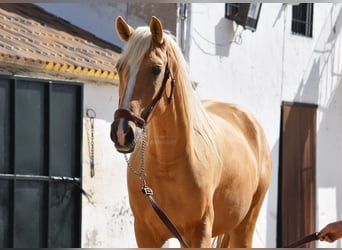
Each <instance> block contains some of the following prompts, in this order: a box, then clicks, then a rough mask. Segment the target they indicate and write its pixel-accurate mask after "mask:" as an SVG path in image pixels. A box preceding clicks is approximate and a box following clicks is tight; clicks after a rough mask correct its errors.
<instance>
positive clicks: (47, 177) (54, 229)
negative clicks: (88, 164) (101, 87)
mask: <svg viewBox="0 0 342 250" xmlns="http://www.w3.org/2000/svg"><path fill="white" fill-rule="evenodd" d="M82 96H83V86H82V85H81V84H77V83H62V82H50V81H42V80H35V79H24V78H16V77H14V78H13V77H8V76H0V247H2V248H8V247H25V248H26V247H29V248H32V247H34V248H38V247H66V248H68V247H80V242H81V189H80V185H81V183H80V180H81V143H82V106H83V103H82V102H83V99H82Z"/></svg>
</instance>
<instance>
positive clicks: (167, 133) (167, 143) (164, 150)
mask: <svg viewBox="0 0 342 250" xmlns="http://www.w3.org/2000/svg"><path fill="white" fill-rule="evenodd" d="M177 98H179V96H178V95H177V93H175V96H174V99H173V100H172V102H171V103H170V104H169V105H168V107H167V110H166V111H165V112H164V113H163V114H160V115H158V116H156V117H153V118H152V119H151V124H150V125H149V127H148V144H147V147H148V152H149V153H150V154H151V155H152V156H153V157H155V158H156V159H157V160H158V161H161V162H174V161H175V160H177V159H178V158H180V157H182V156H184V152H185V150H186V149H187V148H186V147H187V146H189V145H190V140H191V137H190V134H191V133H190V128H189V121H188V117H187V114H186V112H185V111H186V110H185V107H184V105H183V103H182V102H181V101H179V100H177Z"/></svg>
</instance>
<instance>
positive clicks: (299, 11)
mask: <svg viewBox="0 0 342 250" xmlns="http://www.w3.org/2000/svg"><path fill="white" fill-rule="evenodd" d="M312 22H313V4H312V3H302V4H299V5H296V6H293V7H292V23H291V30H292V32H293V33H295V34H301V35H304V36H308V37H311V36H312Z"/></svg>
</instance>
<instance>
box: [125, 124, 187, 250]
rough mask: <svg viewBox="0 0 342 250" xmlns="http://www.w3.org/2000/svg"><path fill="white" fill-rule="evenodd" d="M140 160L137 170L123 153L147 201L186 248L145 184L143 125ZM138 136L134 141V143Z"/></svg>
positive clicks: (144, 134)
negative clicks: (138, 180)
mask: <svg viewBox="0 0 342 250" xmlns="http://www.w3.org/2000/svg"><path fill="white" fill-rule="evenodd" d="M141 136H142V138H141V162H140V171H137V170H136V169H135V168H134V167H133V166H132V165H131V164H130V163H129V160H128V156H127V154H124V156H125V160H126V163H127V167H128V168H129V169H130V170H131V171H132V173H133V174H135V175H136V176H138V177H139V179H140V181H141V183H142V188H141V191H142V192H143V193H144V194H145V195H146V196H147V198H148V200H149V202H150V203H151V206H152V208H153V209H154V211H155V212H156V214H157V215H158V216H159V218H160V219H161V220H162V222H163V223H164V224H165V226H166V227H167V228H168V229H169V230H170V231H171V233H172V234H173V235H174V236H175V237H176V238H177V239H178V241H179V242H180V244H181V245H182V246H183V247H185V248H188V245H187V244H186V243H185V241H184V240H183V238H182V236H181V234H180V233H179V231H178V230H177V228H176V227H175V226H174V225H173V224H172V222H171V221H170V219H169V218H168V217H167V215H166V214H165V213H164V211H163V210H162V209H161V208H160V207H159V206H158V204H157V202H156V201H155V200H154V198H153V191H152V189H151V188H149V187H148V186H147V184H146V177H147V174H146V172H145V149H146V129H145V126H143V127H142V133H141ZM139 139H140V137H139V138H138V139H137V140H136V141H134V143H136V142H137V141H138V140H139Z"/></svg>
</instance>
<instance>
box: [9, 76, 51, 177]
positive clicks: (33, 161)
mask: <svg viewBox="0 0 342 250" xmlns="http://www.w3.org/2000/svg"><path fill="white" fill-rule="evenodd" d="M15 101H16V106H15V139H16V140H15V157H16V160H15V163H16V166H15V172H16V174H35V175H44V146H45V145H44V136H45V133H44V84H39V83H32V82H24V81H20V82H18V84H17V89H16V93H15Z"/></svg>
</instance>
